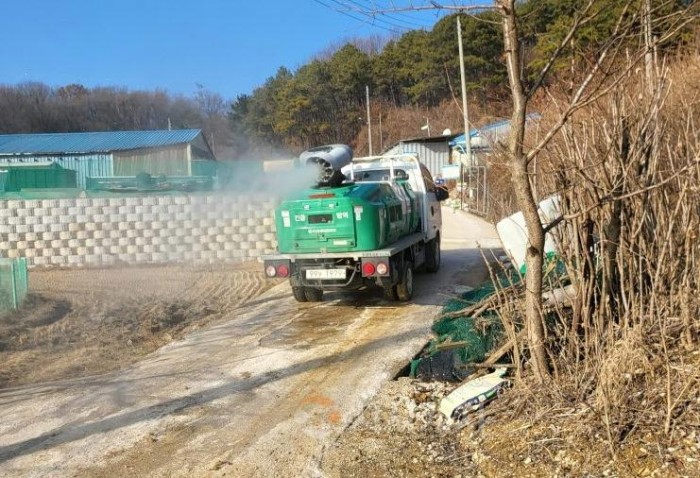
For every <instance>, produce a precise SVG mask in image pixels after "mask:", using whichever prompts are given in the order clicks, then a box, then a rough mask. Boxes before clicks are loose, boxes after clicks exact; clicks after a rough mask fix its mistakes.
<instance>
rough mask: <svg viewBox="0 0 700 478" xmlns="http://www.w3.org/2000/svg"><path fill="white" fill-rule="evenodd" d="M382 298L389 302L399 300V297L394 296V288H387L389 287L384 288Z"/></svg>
mask: <svg viewBox="0 0 700 478" xmlns="http://www.w3.org/2000/svg"><path fill="white" fill-rule="evenodd" d="M383 290H384V298H385V299H386V300H390V301H392V302H393V301H396V300H398V299H399V296H398V295H396V286H393V285H392V286H389V287H384V289H383Z"/></svg>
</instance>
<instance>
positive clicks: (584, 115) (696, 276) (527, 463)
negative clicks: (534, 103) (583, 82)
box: [463, 55, 700, 477]
mask: <svg viewBox="0 0 700 478" xmlns="http://www.w3.org/2000/svg"><path fill="white" fill-rule="evenodd" d="M657 78H658V83H657V84H656V85H655V87H654V89H653V90H651V91H650V90H649V86H648V85H647V84H645V83H644V82H643V78H641V77H640V76H639V75H630V77H629V78H627V79H626V80H625V81H624V82H622V83H621V84H620V85H619V87H617V88H613V89H611V91H610V93H609V94H608V95H607V96H605V97H604V98H602V99H600V100H599V101H596V102H593V103H591V104H590V105H589V106H587V107H586V108H584V109H582V110H580V111H579V112H577V113H576V114H575V115H574V117H573V118H572V120H571V121H570V122H569V123H568V124H567V125H566V126H565V127H564V128H562V130H561V131H560V133H559V134H558V135H557V137H556V138H555V139H554V140H553V141H552V142H551V143H550V144H549V145H548V146H547V148H546V149H545V150H543V151H542V153H541V154H540V155H539V156H538V190H539V192H540V196H541V197H546V196H548V195H550V194H557V195H558V196H559V197H560V198H561V202H562V208H563V213H564V214H565V215H566V220H565V221H564V222H562V223H561V224H560V225H559V226H558V227H557V229H555V230H554V234H555V235H556V237H557V240H558V242H559V250H560V252H561V259H562V261H563V262H564V264H565V268H566V274H567V277H568V279H569V280H570V281H571V284H572V285H573V288H574V290H575V294H574V300H572V301H571V302H570V303H568V304H566V305H565V306H560V307H556V308H554V309H551V310H548V321H547V348H548V352H549V357H550V362H551V364H552V367H553V377H552V379H551V381H550V382H549V383H547V384H545V385H544V386H542V387H535V385H533V384H532V382H530V380H529V375H528V369H527V368H524V369H523V371H522V372H523V377H524V378H523V380H521V381H519V383H518V385H517V386H516V388H515V390H514V391H513V392H511V393H510V397H509V398H508V399H506V400H503V401H502V402H501V404H500V405H499V406H498V409H496V410H494V411H495V414H494V415H495V417H494V418H492V419H490V421H491V422H492V423H491V425H490V426H488V427H485V428H484V429H482V430H480V431H478V432H476V433H475V434H473V435H468V434H467V435H465V436H464V437H463V440H464V446H465V447H467V448H468V449H470V450H480V451H479V453H482V454H483V455H484V456H483V457H481V458H480V460H479V461H480V464H479V466H478V469H479V471H480V472H482V473H484V474H485V475H486V476H556V475H558V476H601V475H603V474H609V475H610V476H625V477H628V476H629V477H633V476H700V465H699V464H698V463H700V429H699V428H698V427H700V372H699V371H698V370H700V369H699V368H698V365H700V350H699V349H698V342H697V341H698V332H699V331H698V321H697V320H698V316H699V315H700V314H699V313H700V306H699V300H698V293H697V291H698V288H699V285H700V284H699V280H700V243H698V241H697V238H698V235H699V234H700V232H699V231H700V207H698V204H700V191H699V188H698V184H700V95H699V94H698V87H697V85H699V84H700V58H699V57H698V56H697V55H691V56H687V57H681V59H679V60H677V62H676V63H675V64H674V65H673V66H672V67H664V66H659V74H658V77H657ZM558 94H559V93H557V92H556V91H555V90H551V91H549V92H548V95H549V98H555V99H556V100H557V101H560V102H561V103H564V102H565V99H566V93H565V92H563V93H560V96H557V95H558ZM539 106H541V107H542V109H541V110H540V111H543V112H544V115H543V120H542V122H543V127H544V128H545V129H546V128H547V127H548V125H551V124H552V123H553V122H554V121H556V117H557V114H556V111H552V108H551V104H545V103H541V104H540V105H539ZM548 107H549V109H548ZM492 176H493V175H492ZM501 204H503V205H506V207H504V208H503V211H504V214H505V213H508V212H510V211H507V209H508V208H507V204H508V194H507V192H506V193H504V194H503V200H502V201H501ZM501 297H502V299H501V302H502V303H501V308H502V316H503V319H504V325H506V326H509V325H510V326H512V325H513V324H517V323H521V322H522V306H521V305H520V303H519V298H517V297H511V298H508V297H507V296H505V295H502V296H501ZM511 328H512V327H511ZM516 351H518V350H517V349H516ZM524 352H525V353H524V354H523V357H524V358H523V359H520V355H517V356H516V357H515V362H516V363H521V364H525V362H524V360H525V358H526V357H527V351H526V350H524ZM513 463H519V464H520V465H522V466H521V468H520V470H519V471H518V473H517V474H516V473H509V472H504V471H503V470H504V468H503V467H502V466H503V465H506V466H511V465H512V464H513Z"/></svg>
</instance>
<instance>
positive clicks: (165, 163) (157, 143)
mask: <svg viewBox="0 0 700 478" xmlns="http://www.w3.org/2000/svg"><path fill="white" fill-rule="evenodd" d="M215 160H216V158H215V156H214V153H213V152H212V149H211V147H210V146H209V144H208V143H207V140H206V138H205V137H204V135H203V134H202V132H201V130H198V129H185V130H173V131H171V130H158V131H110V132H93V133H42V134H6V135H0V165H2V164H17V163H19V164H22V163H24V164H30V163H46V162H54V163H56V164H59V165H60V166H62V167H64V168H66V169H72V170H74V171H76V172H77V179H78V187H81V188H85V183H86V178H88V177H112V176H136V175H137V174H138V173H141V172H146V173H149V174H151V175H154V176H161V175H165V176H192V175H193V170H194V173H195V174H197V172H198V171H203V170H213V169H214V168H210V167H209V165H210V164H213V163H211V162H212V161H215Z"/></svg>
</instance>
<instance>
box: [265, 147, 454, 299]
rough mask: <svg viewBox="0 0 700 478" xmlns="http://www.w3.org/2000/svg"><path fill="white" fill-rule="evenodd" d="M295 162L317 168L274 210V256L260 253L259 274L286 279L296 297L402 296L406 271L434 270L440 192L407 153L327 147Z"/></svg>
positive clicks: (408, 289)
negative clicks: (360, 292) (374, 291)
mask: <svg viewBox="0 0 700 478" xmlns="http://www.w3.org/2000/svg"><path fill="white" fill-rule="evenodd" d="M300 159H301V162H302V164H304V165H306V166H307V167H315V168H317V170H318V177H317V185H316V186H315V187H311V188H308V189H305V190H302V191H298V192H296V193H295V194H293V195H290V196H289V197H287V198H285V200H284V201H282V203H281V204H280V206H279V207H278V208H277V209H276V210H275V225H276V231H277V243H278V246H277V249H278V253H277V254H273V255H269V256H264V257H263V260H264V264H265V273H266V275H267V276H268V277H270V278H273V277H283V278H288V279H289V281H290V284H291V286H292V293H293V296H294V298H295V299H296V300H298V301H301V302H304V301H319V300H322V297H323V292H324V291H332V290H357V289H365V288H370V287H379V288H381V289H383V290H384V294H385V296H386V297H387V298H388V299H391V300H410V298H411V297H412V295H413V272H414V271H416V270H426V271H428V272H436V271H437V270H438V269H439V267H440V235H441V226H442V224H441V223H442V221H441V212H440V204H439V201H441V200H443V199H445V198H446V197H447V191H446V190H444V189H442V188H439V187H437V186H436V185H435V184H434V182H433V180H432V177H431V176H430V173H429V171H428V170H427V168H426V167H425V166H424V165H422V164H421V163H420V161H419V160H418V158H417V156H416V155H415V154H405V155H394V156H378V157H369V158H355V159H353V158H352V151H351V150H350V148H349V147H348V146H345V145H329V146H322V147H320V148H314V149H312V150H309V151H307V152H305V153H303V154H302V155H301V157H300Z"/></svg>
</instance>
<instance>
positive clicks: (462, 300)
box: [411, 275, 519, 376]
mask: <svg viewBox="0 0 700 478" xmlns="http://www.w3.org/2000/svg"><path fill="white" fill-rule="evenodd" d="M517 280H519V278H518V277H517V276H516V277H515V278H509V277H508V276H506V275H503V276H501V277H499V278H498V281H499V282H501V285H502V286H506V285H508V284H510V283H511V282H512V281H517ZM495 292H496V288H495V287H494V283H493V282H492V281H487V282H484V283H483V284H481V285H480V286H479V287H477V288H475V289H474V290H470V291H468V292H465V293H463V294H461V296H459V297H458V298H455V299H451V300H450V301H448V302H447V304H445V306H444V307H443V309H442V318H440V319H438V320H437V321H436V322H435V323H434V324H433V327H432V329H433V332H435V335H437V337H436V338H435V339H433V340H432V341H431V342H430V343H429V344H428V346H427V347H426V349H425V351H424V354H423V357H420V358H417V359H415V360H413V361H412V362H411V376H415V374H416V370H417V369H418V366H419V365H420V363H421V361H422V360H423V359H425V358H428V357H431V356H433V355H434V354H436V353H438V352H439V351H440V350H442V348H441V345H442V346H444V345H445V344H447V343H456V342H464V343H465V345H463V346H459V347H455V348H452V349H451V350H452V353H454V354H455V355H456V358H457V359H458V361H459V362H461V363H462V364H466V363H472V362H482V361H483V360H484V359H485V357H486V355H487V354H488V352H489V351H490V350H492V349H493V348H494V347H495V346H496V345H497V344H498V341H499V340H500V338H501V336H502V334H503V327H502V326H501V322H500V320H499V319H498V317H497V316H496V315H495V314H493V313H484V314H482V315H480V316H479V317H478V318H476V319H474V318H472V317H459V318H454V319H453V318H446V317H445V315H446V314H449V313H451V312H457V311H459V310H462V309H464V308H465V307H469V306H470V305H474V304H477V303H479V302H481V301H482V300H484V299H486V298H487V297H489V296H491V295H493V294H494V293H495ZM456 365H459V364H456Z"/></svg>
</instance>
